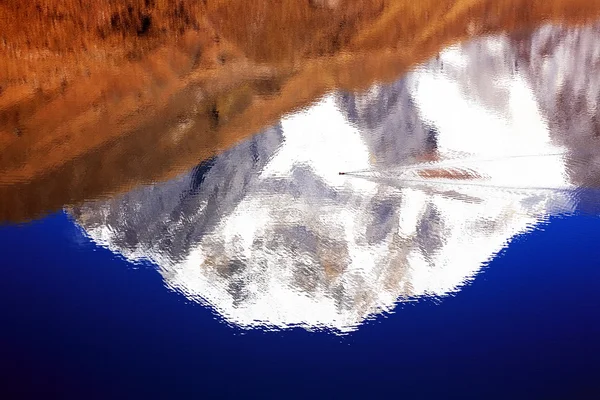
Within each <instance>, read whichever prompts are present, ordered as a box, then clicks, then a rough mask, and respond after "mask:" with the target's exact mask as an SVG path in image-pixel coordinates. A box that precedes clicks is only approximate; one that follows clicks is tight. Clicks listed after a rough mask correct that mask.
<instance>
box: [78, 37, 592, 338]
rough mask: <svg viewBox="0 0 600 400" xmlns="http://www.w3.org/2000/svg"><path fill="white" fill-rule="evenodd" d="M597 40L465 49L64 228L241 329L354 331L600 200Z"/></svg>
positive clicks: (497, 43)
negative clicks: (152, 272) (148, 265)
mask: <svg viewBox="0 0 600 400" xmlns="http://www.w3.org/2000/svg"><path fill="white" fill-rule="evenodd" d="M599 37H600V25H593V26H589V27H582V28H564V27H559V26H550V25H549V26H544V27H542V28H540V29H538V30H537V31H535V32H534V33H533V34H531V35H527V36H526V37H519V36H517V35H502V36H490V37H484V38H480V39H476V40H473V41H471V42H468V43H465V44H463V45H458V46H453V47H451V48H448V49H446V50H444V51H443V52H441V53H440V54H439V56H438V57H436V58H434V59H433V60H431V61H429V62H427V63H425V64H423V65H421V66H420V67H419V68H417V69H416V70H414V71H413V72H411V73H409V74H407V75H406V76H405V77H403V78H402V79H400V80H399V81H397V82H395V83H394V84H391V85H376V86H374V87H372V88H371V89H369V90H368V91H366V92H363V93H343V92H336V93H332V94H329V95H327V96H325V97H324V98H322V99H321V100H320V101H319V102H317V103H316V104H313V105H312V106H311V107H309V108H307V109H305V110H303V111H301V112H298V113H295V114H291V115H288V116H286V117H284V118H282V119H281V120H280V121H279V123H277V124H276V125H275V126H273V127H271V128H269V129H266V130H264V131H263V132H262V133H260V134H258V135H255V136H253V137H252V138H251V139H249V140H246V141H244V142H242V143H240V144H238V145H237V146H235V147H233V148H231V149H229V150H227V151H225V152H224V153H222V154H220V155H218V156H216V157H214V158H213V159H210V160H209V161H205V162H203V163H202V164H200V165H199V166H198V167H196V168H195V169H194V170H193V171H191V172H190V173H188V174H186V175H182V176H180V177H179V178H177V179H174V180H172V181H169V182H166V183H161V184H155V185H152V186H146V187H141V188H138V189H135V190H133V191H131V192H129V193H126V194H124V195H120V196H119V197H115V198H113V199H109V200H103V201H93V202H88V203H86V204H84V205H82V206H78V207H73V208H71V209H69V212H70V213H71V214H72V215H73V217H74V218H75V220H76V222H77V223H78V224H79V225H80V226H81V227H82V228H83V229H84V230H85V231H86V232H87V234H88V235H89V237H90V238H92V239H93V240H94V241H95V242H97V243H99V244H101V245H104V246H107V247H108V248H109V249H111V250H112V251H114V252H116V253H120V254H122V255H123V256H125V257H126V258H127V259H129V260H132V261H137V260H142V259H146V260H150V261H151V262H153V263H155V264H156V265H157V266H158V269H159V271H160V273H161V274H162V275H163V277H164V280H165V283H166V284H167V285H168V286H169V287H171V288H173V289H174V290H177V291H180V292H182V293H184V294H185V295H186V296H187V297H188V298H190V299H192V300H194V301H199V302H202V303H205V304H207V305H209V306H210V307H212V308H214V309H215V310H216V311H218V312H219V314H220V315H222V317H223V318H224V319H225V320H226V321H228V322H230V323H232V324H235V325H238V326H240V327H244V328H247V327H269V328H285V327H290V326H301V327H304V328H307V329H333V330H334V331H338V332H346V331H351V330H353V329H356V328H357V327H358V326H359V325H361V324H362V323H363V322H364V321H365V320H367V319H369V318H371V317H373V316H376V315H378V314H381V313H383V312H389V311H392V310H393V309H394V307H395V305H396V304H397V302H399V301H400V302H402V301H410V300H411V299H415V298H419V297H424V296H426V297H442V296H446V295H449V294H451V293H454V292H456V291H458V290H459V289H460V287H461V286H463V285H465V284H466V283H468V281H469V280H470V279H472V278H473V276H474V275H475V274H476V273H477V272H478V271H479V270H480V269H481V267H482V266H483V265H484V264H485V263H486V262H487V261H489V260H490V258H491V257H493V256H494V255H495V254H497V253H498V251H500V250H501V249H502V248H503V247H504V246H505V245H506V243H507V242H508V241H510V240H511V238H513V237H514V236H515V235H518V234H520V233H523V232H526V231H527V230H528V229H531V228H532V227H534V226H535V225H536V224H538V223H539V222H540V221H542V220H543V219H544V218H546V217H547V216H548V215H551V214H556V213H564V212H567V213H568V212H572V211H574V210H575V209H576V208H577V207H578V206H579V204H578V203H579V201H580V199H579V198H578V197H577V196H575V194H576V193H577V191H576V189H578V188H580V187H583V186H585V187H593V186H595V185H597V181H596V179H597V178H598V176H600V175H599V174H598V172H599V171H597V169H598V162H597V160H596V158H597V157H598V154H600V153H599V152H598V151H597V146H598V135H599V134H600V128H599V123H598V108H597V107H598V102H599V100H600V99H599V94H600V87H599V86H598V85H600V80H599V78H598V77H600V74H598V65H600V49H599V48H598V46H597V45H596V43H597V40H598V38H599ZM457 160H458V161H457ZM415 164H417V165H419V166H420V167H419V168H417V169H410V168H406V167H405V166H407V165H409V166H410V165H415ZM341 171H344V172H352V171H363V172H356V173H351V174H348V175H339V174H338V173H339V172H341ZM365 171H366V172H365Z"/></svg>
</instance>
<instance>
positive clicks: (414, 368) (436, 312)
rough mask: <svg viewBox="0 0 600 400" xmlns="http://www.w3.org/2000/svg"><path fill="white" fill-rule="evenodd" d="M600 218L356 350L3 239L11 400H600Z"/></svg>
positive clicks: (25, 238) (361, 341)
mask: <svg viewBox="0 0 600 400" xmlns="http://www.w3.org/2000/svg"><path fill="white" fill-rule="evenodd" d="M599 229H600V218H598V217H593V216H590V215H579V216H571V217H563V218H559V217H555V218H551V219H550V220H549V221H548V223H547V224H545V225H543V226H541V227H540V228H539V229H536V230H535V231H533V232H531V233H528V234H525V235H522V236H520V237H517V238H515V239H513V241H512V243H511V244H510V245H509V246H508V248H507V249H506V250H504V251H503V252H502V253H501V254H500V255H498V256H497V257H496V258H495V259H494V260H493V261H492V262H490V264H489V265H488V266H487V267H486V268H485V269H484V270H483V272H482V273H481V274H479V275H478V276H477V277H476V278H475V280H474V281H473V282H472V283H471V284H469V285H468V286H466V287H464V288H463V289H462V290H461V291H460V292H459V293H457V294H456V295H454V296H453V297H447V298H444V299H442V300H424V301H421V302H418V303H412V304H404V305H402V306H399V307H398V308H396V310H395V312H394V313H393V314H391V315H386V316H382V317H379V318H378V319H377V320H375V321H371V322H368V323H366V324H365V325H363V326H362V327H360V329H359V330H358V331H356V332H353V333H351V334H349V335H346V336H342V337H340V336H336V335H333V334H330V333H322V332H321V333H318V332H317V333H314V332H313V333H311V332H307V331H304V330H299V329H298V330H289V331H283V332H281V331H279V332H264V331H259V330H254V331H242V330H240V329H238V328H235V327H231V326H229V325H227V324H226V323H224V322H223V321H221V320H219V318H218V317H217V316H216V315H215V314H214V313H213V312H212V311H210V310H209V309H208V308H205V307H203V306H201V305H199V304H195V303H191V302H189V301H188V300H186V298H185V297H184V296H183V295H181V294H178V293H175V292H172V291H169V290H168V289H166V288H165V287H164V286H163V283H162V278H161V276H160V275H159V273H158V272H157V271H156V270H155V269H154V268H153V267H152V266H151V265H132V264H130V263H128V262H127V261H125V260H123V259H122V258H119V257H117V256H115V255H114V254H112V253H111V252H110V251H108V250H106V249H103V248H99V247H97V246H96V245H94V244H92V243H91V242H89V241H87V239H85V238H84V237H83V236H82V235H81V234H80V233H79V232H78V230H77V228H76V227H75V226H74V225H73V224H72V223H71V222H70V221H69V219H68V218H67V216H66V215H64V214H62V213H61V214H56V215H53V216H50V217H47V218H45V219H43V220H40V221H37V222H34V223H31V224H28V225H23V226H19V227H4V228H0V249H1V250H2V261H1V262H2V266H1V272H2V277H1V279H0V308H1V309H0V315H1V316H2V325H1V329H0V369H1V371H0V372H1V377H2V382H1V385H0V391H1V392H5V393H6V395H5V396H3V397H2V398H33V396H35V397H37V398H61V399H66V398H74V399H75V398H77V399H107V398H160V399H169V398H198V399H204V398H225V397H229V398H328V399H334V398H335V399H337V398H408V399H431V398H439V399H448V398H460V399H462V398H478V399H481V398H486V399H490V398H493V399H496V398H497V399H521V398H522V399H534V398H535V399H566V398H569V399H588V398H598V397H597V396H599V395H600V380H598V376H599V373H600V366H599V365H598V361H597V355H598V354H600V340H598V338H599V337H600V318H598V312H599V311H598V310H600V290H598V289H599V288H600V266H599V262H598V261H597V260H600V247H598V246H597V239H596V238H597V235H596V232H597V231H598V230H599Z"/></svg>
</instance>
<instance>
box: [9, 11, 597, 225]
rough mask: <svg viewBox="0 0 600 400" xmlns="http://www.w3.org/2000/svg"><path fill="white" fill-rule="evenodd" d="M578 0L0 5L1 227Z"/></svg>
mask: <svg viewBox="0 0 600 400" xmlns="http://www.w3.org/2000/svg"><path fill="white" fill-rule="evenodd" d="M599 16H600V2H597V1H588V0H553V1H547V0H506V1H501V2H497V1H496V2H491V1H487V0H445V1H443V2H441V3H440V1H439V0H421V1H408V0H406V1H388V0H360V1H359V0H315V1H297V0H282V1H277V2H272V1H269V2H267V1H266V0H246V1H229V0H211V1H191V0H190V1H187V0H183V1H175V0H168V1H167V0H165V1H149V0H131V1H127V2H123V1H102V2H94V4H84V3H82V2H78V1H67V2H65V1H64V0H46V1H45V2H43V4H38V3H36V2H22V1H18V0H4V1H2V2H0V147H2V155H1V156H0V223H4V222H7V221H11V222H23V221H26V220H31V219H33V218H37V217H39V216H41V215H43V214H45V213H48V212H53V211H56V210H59V209H61V208H62V207H64V206H65V205H67V204H81V203H82V202H84V201H87V200H92V199H98V198H102V197H107V196H112V195H114V194H118V193H124V192H127V191H129V190H131V189H133V188H135V187H137V186H140V185H142V184H149V183H153V182H164V181H168V180H170V179H173V178H175V177H176V176H178V175H180V174H182V173H184V172H186V171H189V170H190V169H191V168H193V167H194V166H195V165H196V164H197V163H198V162H200V161H203V160H207V159H210V158H211V157H213V156H214V155H216V154H220V153H221V152H222V151H224V150H226V149H229V148H231V147H232V146H234V145H235V144H237V143H239V142H240V141H241V140H245V139H248V138H249V137H250V136H251V135H253V134H255V133H256V132H259V131H261V130H263V129H265V128H267V127H269V126H272V125H273V124H276V123H277V121H278V120H279V119H280V118H281V116H282V115H285V114H286V113H290V112H295V111H297V110H299V109H301V108H304V107H307V106H309V105H310V104H312V103H313V102H314V101H316V100H317V99H319V98H321V97H323V96H324V95H326V94H327V93H330V92H331V91H333V90H340V89H344V90H346V91H350V92H353V91H357V90H364V89H366V88H368V87H369V86H371V85H373V83H374V82H388V83H389V82H392V81H395V80H397V79H398V77H399V76H401V75H402V74H404V73H406V72H407V71H408V70H410V69H411V68H413V67H414V66H415V65H417V64H419V63H423V62H425V61H426V60H428V59H429V58H431V57H433V56H434V55H435V54H437V53H438V52H439V51H440V50H441V49H443V48H445V47H447V46H449V45H450V44H452V43H458V42H461V41H464V40H467V39H469V38H473V37H478V36H481V35H486V34H490V33H494V32H495V33H498V32H517V31H521V30H524V29H525V30H528V29H533V28H534V27H537V26H539V25H540V24H541V23H544V22H547V21H555V22H556V21H560V22H561V23H565V24H583V23H589V22H590V21H594V20H595V19H596V18H598V17H599Z"/></svg>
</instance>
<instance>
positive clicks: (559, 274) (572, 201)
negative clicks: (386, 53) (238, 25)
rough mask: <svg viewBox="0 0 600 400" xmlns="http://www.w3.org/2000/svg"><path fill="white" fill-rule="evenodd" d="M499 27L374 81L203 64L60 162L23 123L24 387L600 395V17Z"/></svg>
mask: <svg viewBox="0 0 600 400" xmlns="http://www.w3.org/2000/svg"><path fill="white" fill-rule="evenodd" d="M317 3H318V4H316V3H315V4H314V6H315V7H325V9H328V7H330V8H332V9H335V7H337V5H336V4H337V2H320V3H319V2H317ZM477 29H479V28H477V27H476V26H472V27H471V31H472V34H471V37H470V38H468V39H463V40H461V41H458V42H455V43H454V44H451V45H448V46H444V48H443V49H441V51H436V52H435V53H434V56H433V57H428V58H427V59H424V60H422V61H420V62H418V63H413V64H411V65H410V66H408V63H404V64H403V63H402V62H401V60H400V59H389V60H388V61H389V63H390V65H393V66H401V67H402V68H405V69H408V72H406V73H399V74H396V75H395V76H394V79H392V80H387V81H386V80H384V79H383V78H382V79H372V80H368V81H369V82H368V85H366V86H365V87H362V88H358V87H357V88H353V89H349V88H348V87H344V85H334V86H336V87H334V88H331V87H328V86H327V85H324V86H319V85H316V86H318V87H317V88H316V89H315V90H314V91H310V93H311V96H307V97H306V98H304V97H303V96H304V95H307V92H303V91H301V90H300V89H298V88H299V87H301V86H302V85H300V84H298V85H296V86H294V85H295V83H294V81H293V78H290V79H292V84H291V86H289V85H290V84H289V82H288V86H285V85H283V87H284V89H282V88H281V87H277V85H275V86H272V85H271V84H273V82H274V81H276V79H273V80H271V78H273V77H275V76H277V77H279V78H281V76H282V75H280V73H281V71H278V72H276V73H274V72H273V71H272V70H270V69H268V68H265V69H260V68H254V67H256V65H254V66H253V67H252V66H249V65H248V64H245V65H237V66H236V67H235V68H234V70H235V71H238V72H239V71H247V72H245V73H244V74H242V75H243V76H244V78H243V79H242V80H249V81H252V82H254V83H252V84H248V85H246V84H240V85H239V86H233V87H232V86H231V85H229V86H228V85H225V86H226V87H225V86H224V87H218V88H217V86H218V85H217V84H215V88H212V89H210V90H209V89H206V87H205V86H203V85H205V82H207V81H206V79H208V78H210V76H208V78H207V77H204V76H203V77H202V78H201V80H200V81H202V84H201V85H197V83H198V82H196V83H193V82H192V83H190V82H189V81H186V82H184V84H183V86H185V87H186V89H185V90H183V91H182V92H181V93H179V94H177V95H174V97H173V98H170V99H171V100H170V101H172V103H169V104H170V105H169V106H168V107H167V108H168V109H169V110H171V111H172V112H173V114H172V115H171V114H169V113H167V116H169V115H171V116H176V118H172V119H169V118H166V117H165V119H164V120H163V119H157V120H156V121H154V122H152V123H151V124H145V125H144V124H142V125H140V126H141V127H140V126H135V127H134V126H133V125H131V127H132V130H131V131H130V132H129V134H128V135H124V136H123V137H120V136H118V135H116V134H115V137H114V138H113V139H110V140H108V141H107V142H105V143H97V144H96V145H94V146H92V147H91V149H92V150H90V151H89V152H87V150H86V152H84V153H83V154H78V155H77V156H75V157H72V158H69V157H67V156H66V154H71V153H70V151H67V150H69V149H70V147H69V146H71V145H72V143H70V144H69V142H68V140H70V139H65V140H67V141H66V142H64V143H66V144H64V143H63V144H60V143H59V144H56V143H55V144H54V145H52V146H54V147H52V146H50V148H53V149H54V150H55V153H52V154H49V156H48V159H47V164H44V165H45V167H44V165H42V164H43V163H41V164H40V165H30V164H28V163H26V162H25V163H22V162H21V161H22V160H21V158H19V157H25V158H24V159H26V157H29V156H30V155H31V154H36V153H35V152H36V151H41V150H43V149H44V145H40V147H28V146H29V145H30V144H31V143H29V144H28V142H16V139H11V140H15V141H14V142H10V145H7V147H5V149H8V150H7V151H5V153H3V154H4V155H7V154H10V155H11V156H10V157H8V156H6V157H5V158H4V159H3V160H2V162H0V167H2V168H4V171H5V172H6V174H5V175H4V178H3V179H2V180H1V181H0V183H1V184H2V185H0V188H1V191H0V195H1V196H0V199H2V200H3V206H2V213H3V214H2V220H6V221H14V222H12V223H8V222H6V223H4V224H3V225H2V226H1V227H0V243H1V246H2V250H3V255H2V266H3V267H2V268H3V279H2V280H0V281H1V283H0V300H1V301H0V304H2V306H0V307H1V308H0V310H2V311H1V315H2V318H3V322H4V324H3V326H4V328H3V329H2V330H1V331H2V333H1V334H0V338H1V343H2V344H1V345H0V351H1V354H0V356H1V357H2V359H3V361H2V362H1V363H0V367H1V369H2V375H3V379H4V380H6V382H7V384H6V385H5V387H6V388H7V390H8V392H9V394H10V397H11V398H12V397H19V395H21V396H20V397H27V396H28V395H29V396H31V395H33V394H37V393H44V394H45V395H46V396H50V397H52V396H55V397H58V398H71V397H72V398H81V397H82V396H85V397H87V398H106V397H115V396H116V397H119V396H121V395H123V394H127V395H128V397H132V396H133V397H151V398H154V397H158V398H165V397H176V398H177V397H184V396H185V397H189V396H191V395H195V396H202V397H208V398H213V397H217V398H218V397H252V396H261V397H273V398H280V397H283V396H285V397H306V396H314V397H318V398H321V397H324V398H338V397H349V398H356V397H358V398H364V397H384V396H389V395H393V396H405V397H407V398H440V397H441V398H482V397H485V398H507V397H509V396H510V397H511V398H527V399H530V398H565V397H568V398H582V399H583V398H595V395H597V394H598V393H600V387H599V384H598V382H597V379H596V376H597V374H598V368H597V365H596V362H595V359H596V356H597V355H598V354H600V348H599V344H598V340H597V337H598V334H599V333H600V324H599V323H598V318H597V310H598V306H600V295H599V294H598V293H599V292H598V290H597V289H598V287H599V285H600V275H599V269H598V263H597V261H596V260H597V259H598V256H600V254H598V249H597V246H596V245H595V243H596V241H597V240H596V235H597V233H596V232H597V231H598V228H600V219H598V214H599V213H600V207H598V204H600V202H599V200H600V188H599V187H598V183H599V180H598V178H599V177H600V165H599V163H600V159H599V157H600V147H599V144H598V143H599V142H598V140H600V139H599V136H600V122H599V121H600V119H599V117H598V112H599V111H598V110H599V109H598V104H599V102H600V74H598V68H599V66H600V47H599V46H598V45H597V43H598V40H599V39H600V25H598V23H587V24H581V25H578V26H572V25H567V24H564V25H563V24H559V23H544V24H541V25H539V24H538V25H537V26H536V28H535V29H526V30H518V31H510V32H505V33H498V32H494V33H491V32H490V33H485V32H484V33H481V34H477V32H476V30H477ZM257 35H258V37H260V35H259V34H257ZM298 40H299V39H298ZM364 40H366V39H364ZM382 43H383V42H382ZM238 45H239V48H240V49H242V51H246V52H247V54H248V55H249V57H250V55H251V56H252V57H254V59H257V60H261V61H264V60H268V59H269V57H273V55H272V54H270V53H269V52H259V51H258V50H256V49H254V50H255V51H254V52H253V51H252V43H248V42H244V41H243V40H242V41H241V42H238ZM282 46H283V45H282ZM382 46H383V44H382ZM282 54H283V53H282ZM281 57H282V59H284V58H285V57H284V56H283V55H281ZM340 57H342V58H343V55H342V56H340ZM313 60H314V59H313ZM404 61H406V60H404ZM311 62H312V61H311ZM308 63H310V62H308ZM316 64H317V65H318V64H319V62H316ZM261 65H263V66H264V64H261ZM337 65H338V66H337V67H336V68H341V69H343V68H342V67H339V65H341V64H337ZM349 65H353V66H354V67H356V65H354V64H349ZM354 67H353V68H354ZM232 68H233V67H232ZM244 68H246V69H244ZM346 68H349V69H352V68H350V67H349V66H348V65H346ZM398 68H400V67H398ZM400 69H401V68H400ZM286 71H287V72H286V73H290V74H292V75H293V74H300V76H302V73H299V72H298V71H294V72H290V71H291V70H286ZM343 75H344V73H342V72H339V71H338V78H339V76H343ZM267 76H268V77H269V79H266V78H265V77H267ZM293 76H296V77H297V76H298V75H293ZM199 79H200V78H199ZM339 79H341V78H339ZM215 81H218V79H217V78H215ZM258 81H261V82H262V83H261V84H264V85H266V86H260V85H258V84H257V83H256V82H258ZM266 81H268V82H269V83H268V84H267V83H265V82H266ZM298 82H306V81H305V80H298V81H297V82H296V83H298ZM244 85H246V86H244ZM259 86H260V88H261V90H262V91H261V92H260V93H261V94H260V95H256V93H255V91H256V90H258V87H259ZM290 87H292V89H293V90H292V91H291V93H295V94H296V96H295V97H294V96H291V97H290V98H291V103H293V104H299V103H303V104H304V105H303V106H302V107H297V106H294V107H290V104H288V103H286V102H285V101H283V104H280V103H277V102H273V99H274V98H278V97H277V96H279V94H280V93H282V92H285V93H286V94H289V93H290V92H286V90H289V88H290ZM199 88H200V89H199ZM285 88H287V89H285ZM211 90H212V92H211ZM294 90H295V92H294ZM221 92H224V93H227V96H225V97H220V95H219V93H221ZM215 93H216V94H215ZM315 94H316V95H315ZM257 96H259V97H260V96H263V97H260V99H258V100H257ZM207 98H209V100H210V101H209V102H206V99H207ZM173 99H175V100H173ZM138 101H140V102H142V101H143V99H138ZM279 101H281V98H279ZM156 102H158V100H156ZM207 104H208V106H207ZM256 104H258V106H257V105H256ZM206 107H208V108H206ZM248 107H250V108H248ZM256 107H258V108H256ZM260 107H263V108H260ZM267 109H269V110H270V111H268V112H267V111H265V114H260V113H257V110H267ZM182 110H184V111H182ZM259 114H260V115H259ZM192 115H200V116H201V117H198V118H196V117H192ZM207 115H208V116H210V117H206V116H207ZM32 120H33V119H32ZM109 122H110V123H107V125H105V126H101V125H97V126H98V129H104V128H106V127H110V126H111V125H110V124H111V123H113V122H114V121H112V122H111V121H109ZM82 123H83V122H82ZM69 126H70V125H69ZM95 126H96V125H95ZM69 129H70V128H69ZM19 132H20V131H19ZM21 133H22V134H23V136H22V137H26V134H27V132H26V131H23V132H21ZM69 137H70V138H72V137H73V136H69ZM25 140H29V139H25ZM61 146H63V147H61ZM57 149H58V150H57ZM60 149H63V150H65V149H66V150H65V152H64V153H63V154H62V155H60V154H58V153H60V151H59V150H60ZM9 150H10V151H9ZM20 151H23V153H20ZM61 151H62V150H61ZM75 153H77V152H76V151H75V152H74V153H73V154H75ZM53 157H55V158H53ZM61 157H62V158H61ZM15 160H16V161H15ZM56 160H60V162H59V161H56ZM56 163H58V164H56ZM188 165H190V167H187V166H188ZM194 165H195V166H194ZM191 166H193V167H191ZM42 167H44V168H48V170H46V171H44V172H43V173H38V172H36V171H37V169H36V168H42ZM115 171H117V172H118V173H115ZM29 173H32V174H33V175H31V176H30V177H29V178H26V177H27V176H28V175H27V174H29ZM107 177H112V178H111V179H108V178H107ZM40 213H41V214H45V215H44V216H43V217H40V216H39V215H40ZM32 219H33V220H32Z"/></svg>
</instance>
